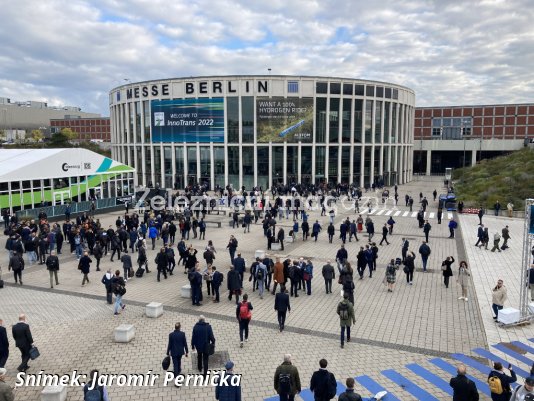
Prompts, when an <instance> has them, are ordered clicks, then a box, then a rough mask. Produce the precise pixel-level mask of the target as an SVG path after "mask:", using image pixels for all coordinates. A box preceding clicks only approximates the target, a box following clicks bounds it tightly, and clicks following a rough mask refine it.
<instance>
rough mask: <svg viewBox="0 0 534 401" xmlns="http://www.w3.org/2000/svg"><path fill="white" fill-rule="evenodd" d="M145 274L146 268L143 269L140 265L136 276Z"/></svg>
mask: <svg viewBox="0 0 534 401" xmlns="http://www.w3.org/2000/svg"><path fill="white" fill-rule="evenodd" d="M143 274H145V269H143V268H142V267H140V268H139V269H137V271H136V272H135V277H139V278H141V277H143Z"/></svg>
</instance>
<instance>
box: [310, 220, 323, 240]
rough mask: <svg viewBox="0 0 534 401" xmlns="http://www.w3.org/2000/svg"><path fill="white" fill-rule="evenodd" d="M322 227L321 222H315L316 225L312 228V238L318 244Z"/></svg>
mask: <svg viewBox="0 0 534 401" xmlns="http://www.w3.org/2000/svg"><path fill="white" fill-rule="evenodd" d="M321 229H322V228H321V225H320V224H319V220H315V223H313V226H312V237H314V238H315V242H317V238H319V232H320V231H321Z"/></svg>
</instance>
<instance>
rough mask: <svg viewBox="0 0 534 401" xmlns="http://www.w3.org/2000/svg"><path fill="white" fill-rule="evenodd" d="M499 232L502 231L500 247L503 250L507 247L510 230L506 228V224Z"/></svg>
mask: <svg viewBox="0 0 534 401" xmlns="http://www.w3.org/2000/svg"><path fill="white" fill-rule="evenodd" d="M501 232H502V238H503V239H504V242H503V243H502V246H501V249H502V250H503V251H504V250H506V249H507V248H508V240H509V239H510V230H509V229H508V226H506V227H504V228H503V229H502V231H501Z"/></svg>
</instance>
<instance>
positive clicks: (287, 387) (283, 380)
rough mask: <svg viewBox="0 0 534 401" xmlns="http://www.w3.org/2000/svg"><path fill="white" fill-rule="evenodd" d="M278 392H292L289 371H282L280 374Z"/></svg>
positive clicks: (283, 393) (284, 393)
mask: <svg viewBox="0 0 534 401" xmlns="http://www.w3.org/2000/svg"><path fill="white" fill-rule="evenodd" d="M278 393H279V394H281V395H288V394H290V393H291V375H290V374H289V373H280V374H279V375H278Z"/></svg>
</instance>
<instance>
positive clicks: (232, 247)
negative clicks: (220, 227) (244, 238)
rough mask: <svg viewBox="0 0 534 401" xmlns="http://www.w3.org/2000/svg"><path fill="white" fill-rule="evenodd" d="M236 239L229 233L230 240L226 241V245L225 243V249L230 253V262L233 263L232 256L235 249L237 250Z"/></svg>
mask: <svg viewBox="0 0 534 401" xmlns="http://www.w3.org/2000/svg"><path fill="white" fill-rule="evenodd" d="M237 245H238V242H237V239H235V237H234V236H233V235H230V240H229V241H228V245H226V249H228V253H229V254H230V263H232V264H233V263H234V256H235V251H236V250H237Z"/></svg>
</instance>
